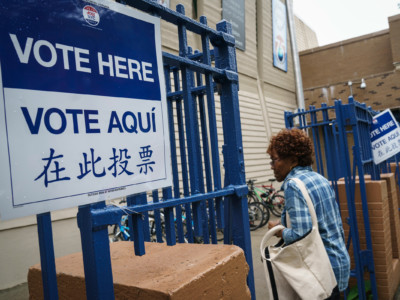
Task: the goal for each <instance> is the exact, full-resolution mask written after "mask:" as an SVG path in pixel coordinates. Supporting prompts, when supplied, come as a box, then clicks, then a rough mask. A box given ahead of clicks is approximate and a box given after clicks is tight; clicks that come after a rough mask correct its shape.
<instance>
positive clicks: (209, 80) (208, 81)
mask: <svg viewBox="0 0 400 300" xmlns="http://www.w3.org/2000/svg"><path fill="white" fill-rule="evenodd" d="M200 23H202V24H204V25H207V18H206V17H205V16H201V17H200ZM201 44H202V50H203V63H204V64H206V65H208V66H211V53H210V38H209V37H208V35H207V34H205V33H203V34H202V36H201ZM204 78H205V85H206V96H207V109H208V110H207V113H208V126H209V131H210V144H211V157H212V168H213V172H212V174H213V180H214V190H216V191H217V190H220V189H221V188H222V184H221V169H220V162H219V151H218V149H219V148H218V130H217V120H216V117H215V98H214V82H213V77H212V74H210V73H208V72H206V73H205V74H204ZM222 204H223V203H222V197H219V198H217V199H216V200H215V207H216V218H217V224H218V228H223V227H224V225H223V206H222Z"/></svg>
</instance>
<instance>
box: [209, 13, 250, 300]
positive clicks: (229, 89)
mask: <svg viewBox="0 0 400 300" xmlns="http://www.w3.org/2000/svg"><path fill="white" fill-rule="evenodd" d="M217 30H219V31H222V32H225V33H228V34H231V33H232V28H231V26H230V23H228V22H226V21H222V22H220V23H218V24H217ZM217 48H218V57H215V64H216V65H217V66H218V67H219V68H221V69H225V70H226V71H225V72H226V75H227V78H225V79H223V80H221V112H222V126H223V129H224V148H223V154H224V165H225V170H226V173H225V182H226V183H227V184H229V185H238V186H244V187H245V188H244V189H243V190H242V191H238V193H237V194H236V195H232V196H230V197H228V198H227V199H228V201H229V202H230V205H231V208H232V210H231V213H232V220H234V222H233V224H229V226H230V227H231V228H232V232H233V235H232V236H233V243H234V244H235V245H237V246H240V247H241V248H242V249H243V250H244V253H245V256H246V260H247V263H248V265H249V267H250V270H249V274H248V276H247V284H248V286H249V289H250V292H251V295H252V299H255V290H254V274H253V258H252V252H251V238H250V226H249V215H248V207H247V185H246V179H245V172H244V158H243V148H242V147H243V146H242V134H241V132H242V131H241V124H240V112H239V96H238V75H237V73H236V55H235V48H234V45H227V44H224V45H221V46H219V45H218V46H217ZM227 221H228V220H227ZM229 221H230V220H229ZM229 221H228V222H229Z"/></svg>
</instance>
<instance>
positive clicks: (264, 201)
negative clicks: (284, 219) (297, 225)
mask: <svg viewBox="0 0 400 300" xmlns="http://www.w3.org/2000/svg"><path fill="white" fill-rule="evenodd" d="M269 181H270V182H271V183H270V185H263V186H262V187H257V186H255V185H254V183H255V180H252V179H250V180H249V181H247V185H248V187H249V192H248V194H247V198H248V203H260V204H261V205H262V206H263V211H264V213H265V218H264V223H265V224H266V223H267V222H268V220H269V217H270V211H271V212H272V214H273V215H274V216H276V217H280V216H281V215H282V210H283V207H284V205H285V197H284V196H283V195H282V194H281V192H280V191H277V190H276V189H275V188H274V187H273V185H272V182H274V181H275V179H270V180H269ZM265 224H264V225H265Z"/></svg>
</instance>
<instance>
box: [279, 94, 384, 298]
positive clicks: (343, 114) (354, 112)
mask: <svg viewBox="0 0 400 300" xmlns="http://www.w3.org/2000/svg"><path fill="white" fill-rule="evenodd" d="M375 114H377V112H374V111H372V110H371V108H368V107H366V106H365V105H364V104H361V103H358V102H356V101H354V99H353V98H352V97H349V102H348V104H343V103H342V101H340V100H336V101H335V105H334V106H327V105H326V104H322V105H321V108H316V107H315V106H310V109H309V110H308V111H305V110H302V111H300V112H298V113H290V112H287V113H285V122H286V127H287V128H293V127H298V128H301V129H305V130H309V133H310V135H312V138H313V143H314V152H315V158H316V166H317V171H318V172H319V173H320V174H322V175H324V176H327V178H328V179H329V180H331V182H332V186H333V187H334V189H335V191H336V195H337V197H338V190H337V181H338V180H339V178H344V180H345V186H346V196H347V197H346V198H347V206H348V207H347V208H348V211H349V219H348V220H347V221H348V224H349V226H350V234H349V237H348V241H347V248H348V249H349V247H350V243H351V245H352V247H353V253H354V261H355V269H353V270H351V276H352V277H356V279H357V286H358V291H359V299H367V295H366V292H365V282H364V276H365V275H366V274H365V273H368V274H369V278H370V282H371V292H372V295H373V299H377V297H378V296H377V286H376V279H375V267H374V259H373V253H372V242H371V231H370V222H369V213H368V203H367V195H366V187H365V179H364V175H367V174H369V175H371V179H372V180H378V179H379V169H380V168H384V167H385V163H382V164H381V165H380V166H379V167H378V166H376V165H374V163H373V159H372V150H371V140H370V125H371V123H372V117H373V115H375ZM349 140H352V141H353V143H354V144H353V145H349V142H348V141H349ZM322 144H323V145H324V147H323V148H322ZM323 150H324V151H323ZM325 169H326V171H327V173H326V174H325ZM356 181H359V186H360V193H361V203H362V217H363V225H364V226H363V227H364V231H365V240H366V248H365V249H362V247H361V245H360V236H359V229H358V225H357V213H356V207H355V186H356Z"/></svg>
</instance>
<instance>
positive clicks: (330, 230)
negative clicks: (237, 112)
mask: <svg viewBox="0 0 400 300" xmlns="http://www.w3.org/2000/svg"><path fill="white" fill-rule="evenodd" d="M267 153H268V154H269V155H270V157H271V168H272V170H273V171H274V175H275V178H276V179H277V181H279V182H282V181H283V184H282V189H283V190H284V191H285V208H284V210H283V212H282V217H281V220H280V221H275V222H273V221H270V222H269V223H268V227H269V228H272V227H274V226H275V225H277V224H280V223H282V225H283V226H285V227H286V228H285V229H283V230H281V231H280V232H279V233H278V234H277V235H278V236H279V237H282V238H283V240H284V241H285V243H286V244H289V243H291V242H293V241H295V240H298V239H299V238H301V237H303V236H304V235H305V234H306V233H307V232H309V231H310V230H311V228H312V221H311V216H310V214H309V211H308V206H307V203H306V200H305V199H304V197H303V194H302V193H301V191H300V190H299V188H298V187H297V186H296V183H295V182H294V181H292V180H289V179H290V178H298V179H300V180H301V181H303V182H304V184H305V186H306V188H307V191H308V193H309V195H310V198H311V200H312V202H313V204H314V208H315V212H316V215H317V219H318V228H319V233H320V235H321V238H322V241H323V243H324V246H325V248H326V251H327V253H328V256H329V259H330V262H331V264H332V268H333V271H334V273H335V277H336V281H337V283H338V286H337V287H336V288H335V290H334V292H333V293H332V296H331V297H330V298H329V299H340V293H339V291H340V292H341V291H344V290H345V289H346V288H347V285H348V281H349V276H350V258H349V254H348V252H347V250H346V246H345V242H344V232H343V226H342V220H341V217H340V213H339V208H338V205H337V203H336V200H335V194H334V192H333V190H332V188H331V186H330V184H329V181H328V180H327V179H326V178H324V177H323V176H321V175H320V174H318V173H316V172H313V171H312V169H311V164H312V144H311V140H310V138H309V137H308V136H307V135H306V134H305V133H304V132H303V131H302V130H299V129H289V130H288V129H284V130H282V131H281V132H279V133H278V134H277V135H276V136H274V137H272V138H271V141H270V144H269V146H268V150H267ZM287 214H288V216H289V217H290V223H291V224H290V228H287V224H286V215H287Z"/></svg>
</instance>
